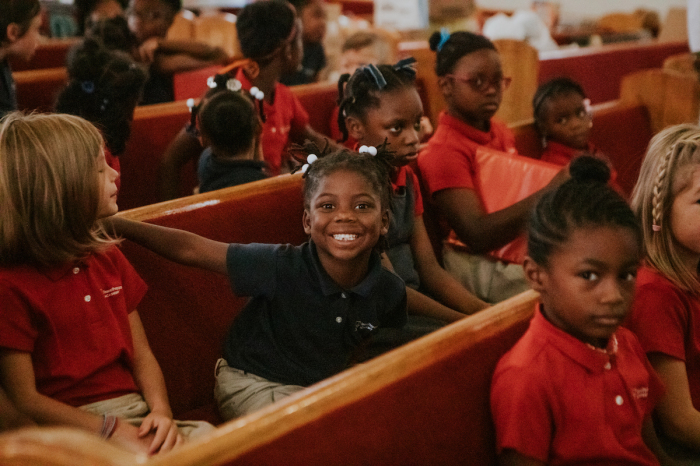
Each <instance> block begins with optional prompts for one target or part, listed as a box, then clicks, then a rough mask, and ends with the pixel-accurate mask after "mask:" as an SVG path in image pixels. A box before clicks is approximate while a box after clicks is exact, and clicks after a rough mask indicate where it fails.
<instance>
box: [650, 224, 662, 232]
mask: <svg viewBox="0 0 700 466" xmlns="http://www.w3.org/2000/svg"><path fill="white" fill-rule="evenodd" d="M651 229H652V231H661V225H657V224H656V223H655V224H653V225H652V226H651Z"/></svg>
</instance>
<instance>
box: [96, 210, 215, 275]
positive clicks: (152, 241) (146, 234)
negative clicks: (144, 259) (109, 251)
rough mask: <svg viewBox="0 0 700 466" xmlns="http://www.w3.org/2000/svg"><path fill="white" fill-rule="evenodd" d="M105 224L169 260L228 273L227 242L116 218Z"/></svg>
mask: <svg viewBox="0 0 700 466" xmlns="http://www.w3.org/2000/svg"><path fill="white" fill-rule="evenodd" d="M105 225H106V227H107V229H108V230H109V229H110V226H111V228H113V230H114V232H115V233H116V234H117V235H119V236H124V237H125V238H128V239H130V240H131V241H133V242H135V243H137V244H140V245H141V246H143V247H145V248H148V249H150V250H151V251H153V252H155V253H156V254H159V255H161V256H163V257H165V258H166V259H169V260H171V261H174V262H178V263H180V264H183V265H189V266H192V267H199V268H201V269H206V270H211V271H212V272H218V273H221V274H224V275H226V274H228V271H227V269H226V252H227V250H228V244H226V243H221V242H219V241H214V240H210V239H207V238H204V237H202V236H199V235H196V234H194V233H190V232H188V231H184V230H177V229H175V228H167V227H161V226H158V225H151V224H149V223H144V222H135V221H133V220H127V219H125V218H122V217H119V216H113V217H110V218H109V219H106V220H105Z"/></svg>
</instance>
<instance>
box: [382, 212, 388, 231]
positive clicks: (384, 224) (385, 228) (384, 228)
mask: <svg viewBox="0 0 700 466" xmlns="http://www.w3.org/2000/svg"><path fill="white" fill-rule="evenodd" d="M387 233H389V210H388V209H387V210H385V211H384V212H383V213H382V235H386V234H387Z"/></svg>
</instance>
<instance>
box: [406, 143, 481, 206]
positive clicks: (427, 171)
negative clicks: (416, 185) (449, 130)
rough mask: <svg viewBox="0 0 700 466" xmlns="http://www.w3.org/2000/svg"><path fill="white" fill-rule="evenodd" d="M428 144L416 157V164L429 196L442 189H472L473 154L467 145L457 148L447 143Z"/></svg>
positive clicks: (473, 173) (473, 172)
mask: <svg viewBox="0 0 700 466" xmlns="http://www.w3.org/2000/svg"><path fill="white" fill-rule="evenodd" d="M428 144H429V145H428V148H427V149H426V151H425V152H424V153H423V154H421V156H420V157H419V158H418V166H419V167H420V172H421V176H422V178H423V181H425V183H426V185H427V188H428V192H429V193H430V195H431V196H432V195H434V194H435V193H436V192H438V191H441V190H443V189H450V188H467V189H474V175H475V171H474V154H471V153H470V150H471V149H470V148H469V147H468V146H465V147H464V148H463V149H462V150H457V149H456V148H454V147H451V146H449V145H445V146H443V145H438V144H436V145H430V143H428Z"/></svg>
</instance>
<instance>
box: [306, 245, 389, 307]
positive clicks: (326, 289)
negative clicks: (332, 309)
mask: <svg viewBox="0 0 700 466" xmlns="http://www.w3.org/2000/svg"><path fill="white" fill-rule="evenodd" d="M308 250H309V254H310V260H311V264H312V270H313V271H314V273H315V275H316V278H317V279H318V282H319V284H320V285H321V291H322V292H323V295H324V296H330V295H332V294H337V293H343V292H345V291H349V292H351V293H354V294H357V295H360V296H362V297H363V298H366V297H368V296H369V295H370V294H371V291H372V289H373V288H374V286H375V285H376V284H377V281H378V280H379V275H380V274H381V270H382V263H381V259H380V257H379V254H378V253H377V252H376V251H372V254H371V255H370V258H369V267H368V271H367V275H366V276H365V278H364V279H363V280H362V281H361V282H360V283H358V284H357V285H355V286H354V287H352V288H350V289H349V290H344V289H343V288H341V287H339V286H338V285H337V284H336V283H335V282H334V281H333V279H332V278H331V277H330V275H328V272H326V270H325V269H324V268H323V265H321V261H320V260H319V258H318V253H317V251H316V245H315V244H314V242H313V241H311V240H309V248H308Z"/></svg>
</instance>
